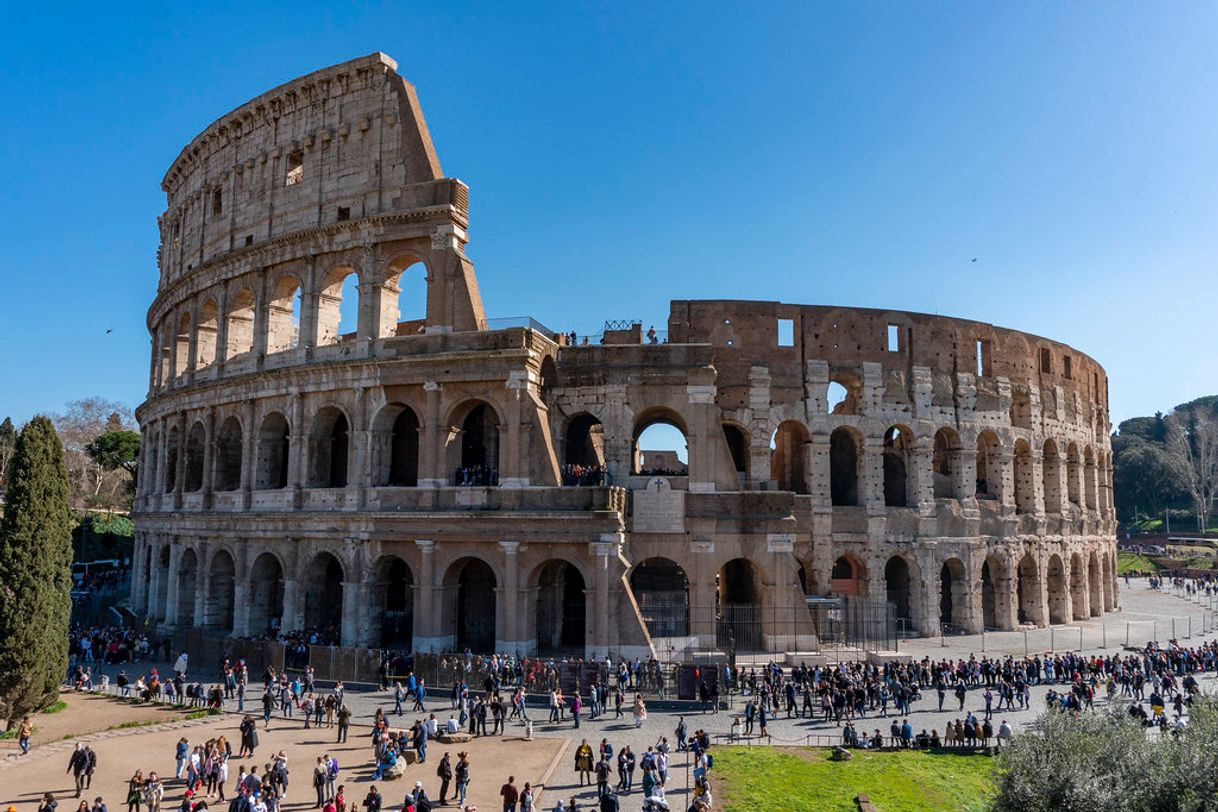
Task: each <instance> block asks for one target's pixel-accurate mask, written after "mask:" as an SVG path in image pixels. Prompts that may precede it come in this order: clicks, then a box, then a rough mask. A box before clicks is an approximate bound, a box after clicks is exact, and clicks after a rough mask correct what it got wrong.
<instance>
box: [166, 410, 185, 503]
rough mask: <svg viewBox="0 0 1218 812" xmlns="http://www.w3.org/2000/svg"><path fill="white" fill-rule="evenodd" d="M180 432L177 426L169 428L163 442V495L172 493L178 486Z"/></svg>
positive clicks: (180, 448)
mask: <svg viewBox="0 0 1218 812" xmlns="http://www.w3.org/2000/svg"><path fill="white" fill-rule="evenodd" d="M181 436H182V432H180V431H178V427H177V426H170V427H169V434H168V436H167V439H166V441H165V493H173V492H174V489H175V488H176V487H177V484H178V454H180V453H181V452H182V447H181V446H182V441H181Z"/></svg>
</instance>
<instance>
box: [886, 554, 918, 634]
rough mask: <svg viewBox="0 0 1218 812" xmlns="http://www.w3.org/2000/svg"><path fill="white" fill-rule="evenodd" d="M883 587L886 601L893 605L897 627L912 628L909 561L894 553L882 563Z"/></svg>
mask: <svg viewBox="0 0 1218 812" xmlns="http://www.w3.org/2000/svg"><path fill="white" fill-rule="evenodd" d="M884 589H885V593H886V596H887V598H888V602H889V603H891V604H892V605H893V608H894V616H895V617H896V619H897V623H898V629H901V628H904V630H906V631H910V630H912V629H913V628H914V622H913V594H912V593H913V589H912V578H911V575H910V571H909V563H908V562H907V561H906V560H905V559H904V558H902V557H901V556H899V555H894V556H893V557H892V558H890V559H888V563H887V564H885V565H884Z"/></svg>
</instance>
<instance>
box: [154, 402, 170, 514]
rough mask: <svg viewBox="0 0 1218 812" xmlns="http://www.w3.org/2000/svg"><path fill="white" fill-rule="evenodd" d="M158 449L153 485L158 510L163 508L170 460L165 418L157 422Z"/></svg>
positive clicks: (167, 429)
mask: <svg viewBox="0 0 1218 812" xmlns="http://www.w3.org/2000/svg"><path fill="white" fill-rule="evenodd" d="M156 433H157V438H158V439H157V448H156V458H157V463H156V482H155V483H153V491H154V494H153V495H155V496H156V499H157V502H156V504H155V505H154V508H155V509H156V510H160V508H161V503H160V501H161V495H162V494H163V493H165V482H166V478H165V466H166V464H167V462H168V460H169V426H168V424H167V422H166V420H165V418H163V417H162V418H160V419H159V420H157V430H156Z"/></svg>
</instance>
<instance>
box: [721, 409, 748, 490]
mask: <svg viewBox="0 0 1218 812" xmlns="http://www.w3.org/2000/svg"><path fill="white" fill-rule="evenodd" d="M723 439H724V441H726V442H727V450H728V453H730V454H731V456H732V468H733V469H734V470H735V471H736V474H737V475H738V476H740V477H741V479H742V480H744V479H745V478H747V477H748V473H749V440H748V436H747V435H745V433H744V429H742V428H740V427H739V426H737V425H735V424H734V423H724V424H723Z"/></svg>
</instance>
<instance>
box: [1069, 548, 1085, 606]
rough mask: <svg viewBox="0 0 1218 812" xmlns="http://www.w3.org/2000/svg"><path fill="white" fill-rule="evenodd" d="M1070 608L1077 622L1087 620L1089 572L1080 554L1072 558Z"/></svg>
mask: <svg viewBox="0 0 1218 812" xmlns="http://www.w3.org/2000/svg"><path fill="white" fill-rule="evenodd" d="M1070 608H1071V611H1072V614H1073V615H1074V619H1075V620H1086V619H1087V615H1088V612H1087V572H1086V570H1085V569H1084V565H1083V557H1082V556H1081V555H1079V554H1078V553H1075V554H1074V555H1072V556H1070Z"/></svg>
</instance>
